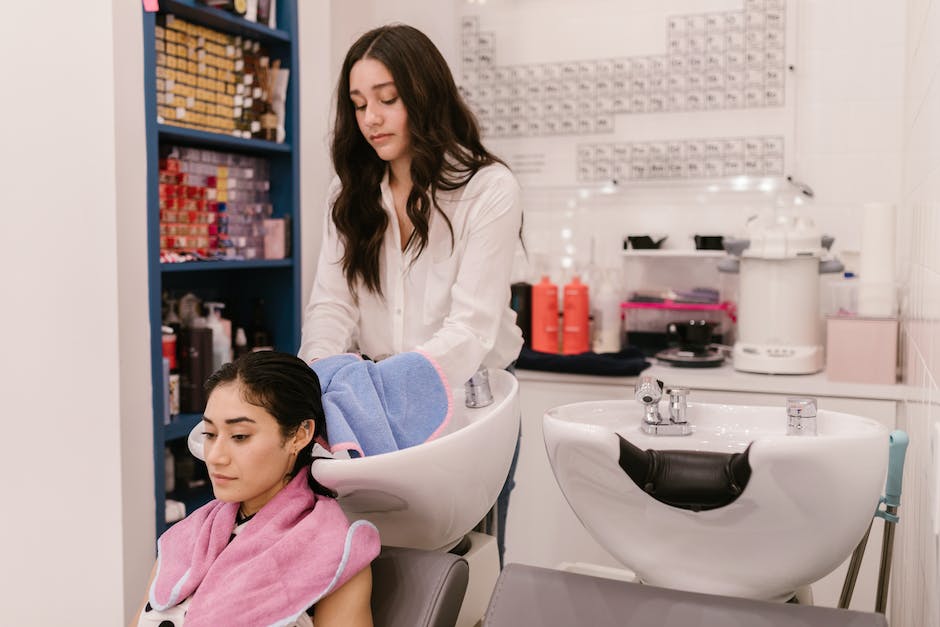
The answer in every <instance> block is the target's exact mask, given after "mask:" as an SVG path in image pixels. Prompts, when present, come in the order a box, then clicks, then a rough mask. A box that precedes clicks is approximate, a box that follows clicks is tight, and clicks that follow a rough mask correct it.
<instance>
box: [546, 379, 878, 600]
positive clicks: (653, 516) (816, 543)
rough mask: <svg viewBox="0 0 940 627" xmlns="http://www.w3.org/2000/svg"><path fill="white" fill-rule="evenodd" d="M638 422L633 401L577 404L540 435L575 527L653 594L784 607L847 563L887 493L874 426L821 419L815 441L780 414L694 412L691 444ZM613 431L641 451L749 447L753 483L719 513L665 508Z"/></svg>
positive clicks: (699, 407) (824, 414)
mask: <svg viewBox="0 0 940 627" xmlns="http://www.w3.org/2000/svg"><path fill="white" fill-rule="evenodd" d="M693 394H694V392H693ZM662 405H663V406H662V411H663V412H664V413H665V412H666V403H663V404H662ZM642 417H643V406H642V405H641V404H639V403H637V402H635V401H597V402H586V403H574V404H571V405H563V406H561V407H556V408H554V409H551V410H549V411H548V412H547V413H546V414H545V416H544V419H543V432H544V437H545V446H546V449H547V452H548V457H549V460H550V462H551V465H552V469H553V471H554V473H555V478H556V479H557V481H558V484H559V486H560V487H561V490H562V492H563V493H564V495H565V497H566V498H567V500H568V503H569V504H570V505H571V508H572V509H573V510H574V512H575V514H576V515H577V516H578V518H579V519H580V520H581V523H582V524H583V525H584V526H585V528H587V530H588V531H589V532H590V533H591V534H592V535H593V536H594V538H595V539H596V540H597V541H598V542H599V543H600V544H601V545H602V546H603V547H604V548H605V549H607V550H608V551H609V552H610V553H611V554H612V555H613V556H614V557H615V558H617V559H618V560H620V561H621V562H622V563H623V564H624V565H625V566H627V567H628V568H630V569H632V570H633V571H634V572H635V573H636V574H637V576H638V577H639V578H640V579H641V580H642V581H644V582H646V583H649V584H652V585H656V586H662V587H667V588H675V589H680V590H689V591H695V592H705V593H712V594H722V595H728V596H738V597H748V598H755V599H765V600H786V599H788V598H790V597H791V596H792V595H793V592H794V591H795V590H796V589H797V588H799V587H801V586H803V585H806V584H809V583H812V582H814V581H816V580H817V579H819V578H821V577H823V576H825V575H826V574H828V573H829V572H831V571H832V570H833V569H835V568H836V567H837V566H838V565H839V564H841V563H842V562H843V561H844V560H845V558H846V557H848V555H849V554H850V553H851V552H852V550H853V549H854V548H855V546H856V545H857V544H858V542H859V540H860V539H861V537H862V535H863V534H864V533H865V530H866V528H867V526H868V524H869V522H870V521H871V519H872V515H873V514H874V512H875V509H876V507H877V505H878V499H879V497H880V495H881V493H882V490H883V488H884V479H885V472H886V467H887V459H888V436H889V434H888V430H887V429H886V428H885V427H884V426H882V425H881V424H879V423H878V422H877V421H875V420H872V419H869V418H864V417H861V416H854V415H850V414H843V413H838V412H831V411H825V410H820V411H819V412H818V417H817V424H818V429H817V432H818V435H816V436H788V435H786V425H787V417H786V408H785V407H757V406H735V405H710V404H693V403H690V404H689V407H688V420H689V422H691V423H692V424H693V425H694V433H693V434H692V435H688V436H650V435H647V434H645V433H643V431H642V430H641V429H640V423H641V420H642ZM618 434H619V435H620V436H622V437H623V438H624V439H625V440H626V441H628V442H629V443H631V444H633V445H634V446H635V447H638V448H639V449H642V450H644V451H645V450H647V449H652V450H655V451H666V450H681V451H707V452H713V453H726V454H733V453H742V452H744V451H745V449H747V448H748V445H749V444H751V446H750V450H749V451H748V459H747V463H748V465H749V466H750V476H749V478H748V479H747V483H746V485H745V486H744V488H743V491H741V492H740V494H739V495H738V496H737V497H736V498H734V499H733V500H732V501H731V502H729V503H728V504H725V505H722V506H719V507H716V508H714V509H707V510H701V511H692V510H690V509H685V508H683V507H680V506H675V505H673V504H665V503H663V502H661V501H660V500H657V499H656V498H654V497H653V496H651V495H650V494H649V493H648V492H647V491H645V490H644V489H643V488H641V487H640V486H639V485H638V484H637V483H636V482H635V481H634V480H633V479H631V478H630V476H628V474H627V473H626V472H625V470H624V469H622V468H621V466H620V464H619V463H618V460H619V459H620V455H621V443H620V439H619V438H618ZM677 463H678V460H677ZM654 491H655V490H654Z"/></svg>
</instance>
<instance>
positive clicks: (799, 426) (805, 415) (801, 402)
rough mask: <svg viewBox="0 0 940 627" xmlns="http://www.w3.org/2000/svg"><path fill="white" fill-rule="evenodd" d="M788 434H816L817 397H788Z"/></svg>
mask: <svg viewBox="0 0 940 627" xmlns="http://www.w3.org/2000/svg"><path fill="white" fill-rule="evenodd" d="M787 435H816V399H815V398H810V397H807V396H791V397H790V398H788V399H787Z"/></svg>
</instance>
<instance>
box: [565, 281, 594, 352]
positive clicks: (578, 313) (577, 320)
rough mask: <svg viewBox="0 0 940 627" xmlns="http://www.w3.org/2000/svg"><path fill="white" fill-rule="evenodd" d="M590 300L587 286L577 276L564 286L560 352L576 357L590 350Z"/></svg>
mask: <svg viewBox="0 0 940 627" xmlns="http://www.w3.org/2000/svg"><path fill="white" fill-rule="evenodd" d="M590 321H591V310H590V298H589V296H588V286H587V285H585V284H584V283H582V282H581V279H579V278H578V277H577V276H575V277H574V278H572V279H571V282H570V283H568V284H567V285H566V286H565V291H564V318H563V323H562V332H561V352H562V354H564V355H578V354H580V353H586V352H588V351H589V350H591V333H590V329H589V325H590Z"/></svg>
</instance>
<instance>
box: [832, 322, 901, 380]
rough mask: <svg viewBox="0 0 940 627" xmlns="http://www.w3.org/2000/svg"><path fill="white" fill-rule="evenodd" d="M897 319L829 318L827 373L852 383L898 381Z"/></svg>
mask: <svg viewBox="0 0 940 627" xmlns="http://www.w3.org/2000/svg"><path fill="white" fill-rule="evenodd" d="M897 370H898V319H897V318H860V317H856V316H829V317H827V318H826V376H827V378H828V379H829V380H830V381H846V382H849V383H883V384H889V385H890V384H893V383H897Z"/></svg>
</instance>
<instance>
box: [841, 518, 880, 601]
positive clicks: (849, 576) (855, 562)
mask: <svg viewBox="0 0 940 627" xmlns="http://www.w3.org/2000/svg"><path fill="white" fill-rule="evenodd" d="M874 520H875V519H874V518H872V520H871V522H869V523H868V529H866V530H865V535H864V536H863V537H862V541H861V542H859V543H858V546H856V547H855V550H854V551H852V559H851V560H850V561H849V570H848V571H847V572H846V573H845V582H844V583H843V584H842V594H841V595H840V596H839V606H838V607H839V608H841V609H843V610H847V609H849V604H850V603H851V602H852V593H854V592H855V581H856V580H857V579H858V571H859V569H860V568H861V567H862V558H863V557H865V548H866V547H867V546H868V535H869V534H870V533H871V525H872V522H874Z"/></svg>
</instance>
